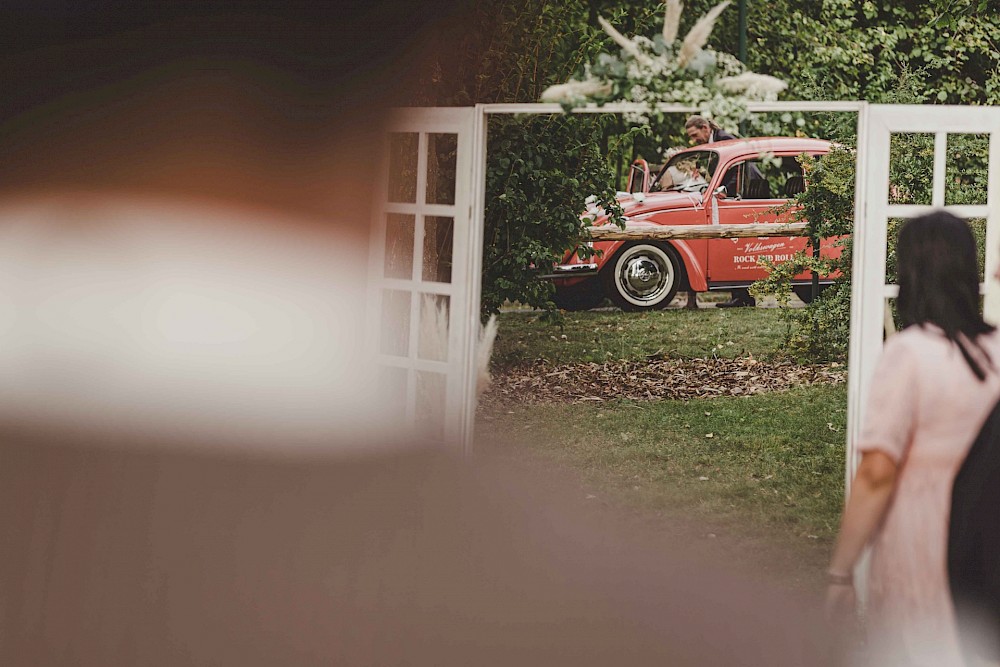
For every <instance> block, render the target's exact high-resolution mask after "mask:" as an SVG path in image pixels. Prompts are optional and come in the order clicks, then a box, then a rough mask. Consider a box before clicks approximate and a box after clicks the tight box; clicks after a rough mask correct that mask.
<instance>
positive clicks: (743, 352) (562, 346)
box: [493, 308, 788, 367]
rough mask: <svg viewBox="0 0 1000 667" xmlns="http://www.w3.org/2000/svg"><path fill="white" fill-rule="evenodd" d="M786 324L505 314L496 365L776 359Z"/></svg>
mask: <svg viewBox="0 0 1000 667" xmlns="http://www.w3.org/2000/svg"><path fill="white" fill-rule="evenodd" d="M787 330H788V325H787V324H786V322H785V321H784V320H783V319H782V313H781V311H780V310H778V309H776V308H768V309H764V308H731V309H726V310H719V309H717V308H702V309H701V310H660V311H655V312H650V313H623V312H621V311H619V310H607V311H586V312H580V313H568V314H567V315H566V318H565V321H564V322H563V323H562V326H554V325H551V324H548V323H546V322H544V321H543V320H542V318H541V315H540V314H539V313H537V312H511V313H503V314H502V315H501V318H500V329H499V334H498V335H497V340H496V345H495V346H494V350H493V365H494V366H496V367H509V366H516V365H518V364H522V363H525V362H530V361H534V360H536V359H546V360H548V361H550V362H552V363H555V364H559V363H569V362H574V361H608V360H612V359H643V358H645V357H648V356H651V355H659V356H664V357H671V358H688V359H690V358H693V357H706V356H713V355H714V356H719V357H728V358H733V357H741V356H747V355H752V356H754V357H756V358H759V359H760V358H770V357H773V356H775V355H777V354H779V353H780V352H781V349H782V341H783V340H784V339H785V334H786V332H787Z"/></svg>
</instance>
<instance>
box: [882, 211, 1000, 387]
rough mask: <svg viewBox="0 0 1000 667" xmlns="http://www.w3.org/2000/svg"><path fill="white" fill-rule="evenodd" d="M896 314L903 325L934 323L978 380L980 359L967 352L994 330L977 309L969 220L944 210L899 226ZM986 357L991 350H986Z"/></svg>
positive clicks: (981, 376) (981, 372) (976, 273)
mask: <svg viewBox="0 0 1000 667" xmlns="http://www.w3.org/2000/svg"><path fill="white" fill-rule="evenodd" d="M896 256H897V258H898V274H899V297H898V299H897V301H896V303H897V304H898V306H899V315H900V318H901V319H902V321H903V326H911V325H914V324H916V325H922V324H933V325H936V326H937V327H939V328H940V329H941V331H943V332H944V335H945V336H947V337H948V340H950V341H951V342H952V343H954V344H955V346H956V347H957V348H958V349H959V350H960V351H961V353H962V357H963V358H964V359H965V361H966V363H967V364H969V367H970V368H971V369H972V372H973V373H975V374H976V377H977V378H979V379H980V380H982V379H984V378H985V370H984V368H983V362H982V361H981V360H976V359H975V358H974V357H973V355H972V354H970V352H969V346H970V345H971V346H974V347H977V348H979V349H980V352H981V353H982V352H984V351H983V350H982V348H981V346H979V344H978V343H977V340H978V337H979V336H980V335H981V334H984V333H989V332H991V331H993V330H994V329H995V327H994V326H992V325H991V324H987V323H986V322H985V321H984V320H983V316H982V314H981V313H980V310H979V271H978V267H979V263H978V262H977V260H976V239H975V237H974V236H973V235H972V231H971V230H970V229H969V225H968V224H967V223H966V222H965V221H964V220H961V219H960V218H956V217H955V216H953V215H951V214H950V213H947V212H945V211H937V212H935V213H931V214H929V215H925V216H922V217H919V218H914V219H912V220H910V221H908V222H907V223H906V224H904V225H903V227H902V229H900V230H899V242H898V243H897V244H896ZM986 359H987V360H989V355H988V354H987V355H986Z"/></svg>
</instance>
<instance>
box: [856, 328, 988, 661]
mask: <svg viewBox="0 0 1000 667" xmlns="http://www.w3.org/2000/svg"><path fill="white" fill-rule="evenodd" d="M979 342H980V344H981V345H982V347H983V348H984V349H985V350H986V351H987V352H988V354H989V355H990V357H991V358H992V360H993V362H994V365H995V366H996V368H998V369H1000V335H998V334H997V332H994V333H991V334H987V335H983V336H980V337H979ZM869 396H870V398H869V401H868V406H867V413H866V415H865V421H864V427H863V429H862V433H861V440H860V442H859V449H860V450H861V451H873V450H877V451H881V452H884V453H886V454H887V455H889V456H890V457H892V458H893V459H894V460H895V461H896V462H897V463H898V465H899V471H898V475H897V481H896V489H895V492H894V494H893V498H892V500H891V503H890V505H889V509H888V511H887V513H886V516H885V519H884V521H883V523H882V525H881V527H880V528H879V530H878V532H877V533H876V535H875V537H874V538H873V541H872V559H871V569H870V572H869V595H870V598H869V607H868V613H869V615H870V616H869V620H870V623H869V627H870V629H871V632H870V635H869V640H870V644H871V645H872V648H873V650H874V651H875V652H876V654H878V655H880V656H881V657H880V658H879V659H878V662H879V664H883V665H927V666H928V667H930V666H933V667H949V666H950V665H962V664H964V663H963V662H962V659H961V656H960V653H959V648H958V643H957V636H956V631H955V620H954V608H953V606H952V602H951V596H950V593H949V589H948V579H947V540H948V517H949V512H950V507H951V488H952V483H953V481H954V478H955V474H956V473H957V472H958V469H959V467H960V466H961V464H962V461H963V460H964V459H965V456H966V454H967V453H968V450H969V447H970V446H971V445H972V442H973V440H974V439H975V437H976V435H977V433H978V432H979V429H980V428H981V426H982V424H983V422H984V421H985V419H986V417H987V416H988V415H989V413H990V411H991V409H992V408H993V406H994V405H995V403H996V402H997V400H998V397H1000V373H998V372H996V371H994V370H990V369H989V368H987V377H986V380H985V381H984V382H980V381H978V380H977V379H976V377H975V375H974V374H973V373H972V370H971V369H970V368H969V366H968V364H967V363H966V361H965V359H964V358H963V357H962V353H961V351H960V350H959V349H958V347H957V346H956V345H954V344H953V343H951V342H950V341H949V340H948V339H947V338H945V337H944V334H943V333H942V332H941V330H940V329H938V328H937V327H934V326H933V325H925V326H923V327H918V326H911V327H908V328H907V329H905V330H904V331H902V332H900V333H899V334H897V335H895V336H893V337H891V338H890V339H889V340H888V341H887V342H886V345H885V348H884V350H883V353H882V357H881V359H880V360H879V363H878V366H877V368H876V370H875V375H874V378H873V380H872V386H871V391H870V392H869Z"/></svg>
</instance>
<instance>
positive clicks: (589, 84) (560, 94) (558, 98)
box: [542, 79, 611, 104]
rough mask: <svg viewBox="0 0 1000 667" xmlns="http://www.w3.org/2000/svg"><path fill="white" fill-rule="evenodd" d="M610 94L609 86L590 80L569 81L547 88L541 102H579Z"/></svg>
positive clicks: (603, 82) (605, 83) (602, 82)
mask: <svg viewBox="0 0 1000 667" xmlns="http://www.w3.org/2000/svg"><path fill="white" fill-rule="evenodd" d="M610 92H611V84H610V83H607V82H605V81H597V80H595V79H591V80H589V81H569V82H568V83H558V84H556V85H554V86H549V87H548V88H546V89H545V92H543V93H542V101H543V102H557V103H559V104H564V103H572V102H580V101H583V100H586V99H587V98H590V97H603V96H605V95H608V94H609V93H610Z"/></svg>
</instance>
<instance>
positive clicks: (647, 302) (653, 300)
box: [604, 243, 684, 310]
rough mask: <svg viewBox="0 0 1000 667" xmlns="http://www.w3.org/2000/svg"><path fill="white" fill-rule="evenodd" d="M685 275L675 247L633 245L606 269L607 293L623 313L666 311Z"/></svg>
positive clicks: (624, 248) (620, 251)
mask: <svg viewBox="0 0 1000 667" xmlns="http://www.w3.org/2000/svg"><path fill="white" fill-rule="evenodd" d="M683 272H684V268H683V265H682V264H681V259H680V257H679V256H678V255H677V251H676V250H674V249H673V248H672V247H670V246H668V245H662V246H661V245H656V244H652V243H633V244H631V245H627V246H625V247H623V248H622V249H621V250H619V251H618V253H617V254H616V255H615V256H614V258H612V261H611V262H609V263H608V265H607V266H606V267H605V270H604V281H605V289H606V290H607V293H608V296H609V297H611V300H612V301H614V302H615V305H617V306H619V307H621V309H622V310H654V309H657V308H665V307H666V306H667V304H669V303H670V302H671V301H672V300H673V298H674V295H675V294H677V290H678V288H679V287H680V285H681V280H682V276H683Z"/></svg>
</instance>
